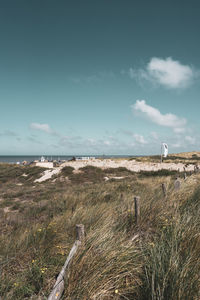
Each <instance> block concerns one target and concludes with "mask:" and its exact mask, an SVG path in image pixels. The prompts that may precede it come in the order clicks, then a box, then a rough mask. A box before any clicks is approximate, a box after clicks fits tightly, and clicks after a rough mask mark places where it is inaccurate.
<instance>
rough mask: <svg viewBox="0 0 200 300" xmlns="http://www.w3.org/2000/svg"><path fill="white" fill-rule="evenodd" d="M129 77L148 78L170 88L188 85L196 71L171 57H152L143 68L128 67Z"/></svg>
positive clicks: (154, 82)
mask: <svg viewBox="0 0 200 300" xmlns="http://www.w3.org/2000/svg"><path fill="white" fill-rule="evenodd" d="M129 76H130V77H131V78H138V79H139V80H143V79H145V80H148V81H150V82H152V83H153V84H159V85H162V86H164V87H166V88H170V89H179V88H185V87H188V86H189V85H190V84H191V83H192V82H193V81H194V79H195V77H196V76H197V72H196V71H195V70H194V69H193V68H192V67H191V66H188V65H183V64H181V63H180V62H179V61H178V60H173V59H172V58H171V57H167V58H166V59H162V58H158V57H152V58H151V60H150V62H149V63H148V64H147V66H146V68H145V69H139V70H136V69H132V68H130V69H129Z"/></svg>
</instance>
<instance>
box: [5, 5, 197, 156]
mask: <svg viewBox="0 0 200 300" xmlns="http://www.w3.org/2000/svg"><path fill="white" fill-rule="evenodd" d="M199 15H200V1H199V0H190V1H188V0H173V1H172V0H168V1H162V0H151V1H148V0H140V1H136V0H109V1H108V0H84V1H82V0H57V1H55V0H28V1H27V0H17V1H16V0H0V109H1V117H0V155H54V154H55V155H80V154H84V155H86V154H87V155H95V154H96V155H97V154H99V155H102V154H105V155H152V154H159V153H160V148H161V143H162V142H164V143H167V144H168V146H169V152H170V153H178V152H183V151H193V150H196V151H200V118H199V114H200V99H199V98H200V56H199V53H200V34H199V28H200V18H199Z"/></svg>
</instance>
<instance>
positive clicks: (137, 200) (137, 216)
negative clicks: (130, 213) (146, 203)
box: [134, 197, 140, 225]
mask: <svg viewBox="0 0 200 300" xmlns="http://www.w3.org/2000/svg"><path fill="white" fill-rule="evenodd" d="M134 203H135V223H136V225H138V224H139V221H140V197H134Z"/></svg>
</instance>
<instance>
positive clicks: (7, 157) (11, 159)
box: [0, 155, 141, 163]
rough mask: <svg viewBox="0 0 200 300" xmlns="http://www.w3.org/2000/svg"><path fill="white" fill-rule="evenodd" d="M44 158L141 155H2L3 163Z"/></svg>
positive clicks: (58, 159) (1, 160)
mask: <svg viewBox="0 0 200 300" xmlns="http://www.w3.org/2000/svg"><path fill="white" fill-rule="evenodd" d="M42 156H44V157H45V159H46V160H50V161H51V160H57V161H62V160H70V159H72V158H73V157H95V158H123V157H127V158H128V157H133V156H137V157H139V156H141V155H0V162H1V163H17V162H20V163H22V162H23V161H27V162H33V161H35V160H40V159H41V157H42Z"/></svg>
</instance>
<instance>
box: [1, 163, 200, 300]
mask: <svg viewBox="0 0 200 300" xmlns="http://www.w3.org/2000/svg"><path fill="white" fill-rule="evenodd" d="M193 158H194V157H193ZM178 159H180V158H178ZM184 161H185V160H184ZM43 171H44V168H39V167H30V166H15V165H9V164H0V231H1V236H0V271H1V281H0V296H1V297H2V299H13V300H17V299H47V297H48V295H49V294H50V292H51V290H52V287H53V285H54V283H55V278H56V277H57V275H58V273H59V272H60V270H61V268H62V266H63V264H64V262H65V260H66V257H67V255H68V254H69V251H70V249H71V247H72V245H73V243H74V240H75V238H76V236H75V225H76V224H84V225H85V231H86V238H85V243H84V245H83V246H81V247H80V248H79V250H78V252H77V253H76V255H75V257H74V258H73V260H72V263H71V265H70V269H69V272H68V275H67V278H66V284H65V291H64V295H63V297H62V299H67V300H90V299H91V300H100V299H101V300H111V299H115V300H122V299H126V300H127V299H128V300H133V299H134V300H169V299H172V300H188V299H191V300H198V299H200V292H199V291H200V257H199V253H200V235H199V229H200V220H199V214H200V174H199V173H195V174H192V175H189V174H188V176H187V179H186V180H184V178H183V174H181V173H178V172H175V171H166V170H161V171H158V172H144V171H143V172H140V173H134V172H131V171H129V170H127V169H125V168H117V169H105V170H103V169H100V168H97V167H91V166H86V167H84V168H82V169H79V170H78V172H77V171H75V170H74V169H73V168H72V167H65V168H63V169H62V171H61V172H60V173H59V174H58V175H54V177H52V178H51V179H49V180H47V181H44V182H41V183H35V182H34V180H35V179H36V178H38V177H40V176H41V174H42V172H43ZM155 175H156V176H155ZM105 177H106V178H108V180H106V181H105ZM177 177H179V181H180V184H181V187H180V189H179V190H175V188H174V181H175V179H176V178H177ZM162 183H165V185H166V190H167V194H166V196H165V195H164V194H163V191H162V188H161V187H162ZM134 196H140V202H141V203H140V206H141V211H140V222H139V223H138V224H136V222H135V215H134V200H133V199H134Z"/></svg>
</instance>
